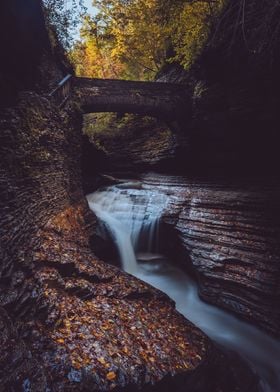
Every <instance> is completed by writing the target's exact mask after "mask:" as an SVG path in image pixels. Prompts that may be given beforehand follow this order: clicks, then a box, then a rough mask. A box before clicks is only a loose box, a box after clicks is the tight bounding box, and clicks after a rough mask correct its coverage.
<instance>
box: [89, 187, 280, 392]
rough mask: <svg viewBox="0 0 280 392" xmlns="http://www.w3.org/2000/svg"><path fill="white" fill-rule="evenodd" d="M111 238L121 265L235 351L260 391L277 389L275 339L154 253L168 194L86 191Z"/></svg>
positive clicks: (279, 359) (279, 351)
mask: <svg viewBox="0 0 280 392" xmlns="http://www.w3.org/2000/svg"><path fill="white" fill-rule="evenodd" d="M87 199H88V202H89V206H90V208H91V209H92V211H93V212H94V213H95V214H96V215H97V217H98V218H99V220H100V221H102V222H103V223H104V224H105V225H106V227H107V229H108V230H109V232H110V233H111V236H112V239H113V240H114V242H115V244H116V246H117V248H118V251H119V254H120V259H121V263H122V268H123V269H124V270H125V271H126V272H128V273H130V274H132V275H134V276H136V277H138V278H139V279H141V280H143V281H145V282H147V283H149V284H151V285H152V286H154V287H156V288H158V289H160V290H161V291H163V292H165V293H166V294H167V295H169V296H170V297H171V298H172V299H173V300H174V301H175V303H176V308H177V310H178V311H179V312H180V313H182V314H183V315H184V316H185V317H186V318H187V319H189V320H190V321H192V322H193V323H194V324H195V325H196V326H198V327H199V328H200V329H201V330H202V331H204V332H205V333H206V334H207V335H208V336H209V337H210V338H211V339H213V340H215V341H216V342H218V343H219V344H221V345H223V346H224V347H226V348H228V349H230V350H233V351H235V352H238V353H239V354H240V355H241V356H242V357H243V358H244V359H245V360H246V361H247V362H248V363H249V365H250V367H251V368H252V369H253V370H254V372H256V373H257V374H258V376H259V379H260V391H262V392H279V391H280V343H279V341H278V340H276V339H273V338H272V337H270V336H269V335H267V334H265V333H264V332H262V331H261V330H259V329H258V328H256V327H254V326H253V325H250V324H249V323H247V322H244V321H241V320H240V319H238V318H236V317H235V316H233V315H231V314H230V313H228V312H226V311H224V310H221V309H219V308H217V307H215V306H212V305H209V304H207V303H205V302H203V301H202V300H201V299H200V298H199V296H198V289H197V286H196V283H195V281H194V280H193V279H192V278H191V277H189V276H188V275H187V274H186V273H185V272H183V271H182V270H180V269H178V268H176V267H174V266H172V265H171V264H170V263H168V261H167V260H166V259H165V257H164V256H162V255H160V254H158V244H159V224H160V218H161V215H162V213H163V211H164V209H165V208H166V206H167V203H168V196H167V195H166V194H164V193H161V192H159V191H154V190H150V189H145V188H143V187H142V186H141V183H138V182H127V183H123V184H120V185H114V186H110V187H107V188H106V189H103V190H100V191H97V192H95V193H92V194H90V195H88V196H87Z"/></svg>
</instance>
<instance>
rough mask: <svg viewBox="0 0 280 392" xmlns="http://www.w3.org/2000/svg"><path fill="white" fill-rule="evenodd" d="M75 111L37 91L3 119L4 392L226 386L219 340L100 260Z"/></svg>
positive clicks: (0, 306)
mask: <svg viewBox="0 0 280 392" xmlns="http://www.w3.org/2000/svg"><path fill="white" fill-rule="evenodd" d="M70 112H71V113H72V114H71V115H70V114H69V113H70ZM75 113H76V112H75V111H72V109H71V107H68V108H67V109H65V110H63V111H59V110H58V109H57V108H55V107H54V106H53V105H52V104H51V103H50V102H49V101H48V100H47V99H46V98H43V97H41V96H39V95H37V94H35V93H24V94H21V95H20V99H19V102H18V105H17V106H16V107H14V108H12V109H5V110H3V111H2V112H1V133H0V135H1V136H0V137H1V144H0V145H1V177H0V181H1V193H0V195H1V197H0V200H1V214H0V220H1V224H0V227H1V268H0V274H1V284H0V320H1V321H0V326H1V329H0V339H1V346H0V357H1V372H0V378H1V387H0V391H21V390H22V391H29V390H35V391H46V390H48V391H72V390H75V391H89V390H104V391H107V390H111V389H115V390H127V391H129V390H135V388H141V389H142V390H146V391H149V390H151V391H152V390H161V391H170V389H172V388H174V389H176V390H177V391H180V390H186V389H188V390H190V391H204V390H205V386H206V385H207V386H208V385H211V387H209V388H208V390H209V391H217V390H219V389H218V388H222V385H224V384H223V383H224V381H223V380H224V379H223V377H224V376H223V375H222V374H220V371H221V369H222V366H224V363H225V359H224V357H223V355H222V354H221V353H220V351H219V350H217V349H215V348H214V347H213V345H212V343H211V342H210V340H209V339H208V338H207V337H206V336H205V335H204V334H203V333H202V332H201V331H199V330H198V329H197V328H196V327H195V326H194V325H192V324H191V323H190V322H188V321H187V320H186V319H184V318H183V316H181V315H180V314H179V313H178V312H176V310H175V306H174V303H173V302H172V301H171V300H170V299H169V298H168V297H167V296H166V295H165V294H163V293H161V292H159V291H158V290H156V289H153V288H151V287H150V286H148V285H147V284H144V283H142V282H140V281H139V280H137V279H135V278H133V277H131V276H130V275H127V274H125V273H123V272H121V271H120V270H118V269H117V268H115V267H112V266H108V265H107V264H105V263H103V262H102V261H100V260H99V259H98V258H97V257H96V256H94V254H93V253H92V249H91V248H92V243H91V241H90V239H91V238H92V237H93V236H94V233H95V224H96V220H95V219H96V218H95V217H94V215H93V214H92V213H91V212H90V211H89V209H88V206H87V203H86V200H85V199H84V196H83V193H82V186H81V171H80V155H81V149H80V145H81V132H80V131H79V129H81V128H79V127H81V123H80V117H79V115H77V114H75ZM214 363H215V367H214V368H213V364H214ZM227 363H228V369H229V373H230V374H231V376H232V377H233V379H234V380H236V378H234V372H233V371H232V368H231V366H230V361H228V362H227ZM213 374H215V377H213ZM212 377H213V378H212ZM243 384H244V389H243V390H244V391H246V390H250V391H251V390H252V388H251V385H255V380H254V377H253V376H252V375H251V374H250V372H249V371H248V372H247V371H246V377H244V379H243ZM249 385H250V388H251V389H248V388H249ZM247 386H248V388H247ZM246 388H247V389H246ZM224 391H227V390H226V389H225V388H224ZM232 391H238V382H237V380H236V382H233V384H232Z"/></svg>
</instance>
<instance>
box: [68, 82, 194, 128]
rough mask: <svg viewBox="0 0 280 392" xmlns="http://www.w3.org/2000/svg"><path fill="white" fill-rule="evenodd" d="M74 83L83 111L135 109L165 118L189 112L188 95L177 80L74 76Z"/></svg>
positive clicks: (139, 112)
mask: <svg viewBox="0 0 280 392" xmlns="http://www.w3.org/2000/svg"><path fill="white" fill-rule="evenodd" d="M74 87H75V92H76V94H77V96H78V99H79V102H80V105H81V108H82V111H83V113H94V112H96V113H97V112H121V113H135V114H141V115H148V116H152V117H158V118H161V119H163V120H166V121H174V120H179V119H182V118H183V117H186V116H189V115H190V108H191V103H190V97H189V96H188V94H187V92H186V87H185V86H183V85H180V84H173V83H158V82H140V81H127V80H115V79H91V78H75V80H74Z"/></svg>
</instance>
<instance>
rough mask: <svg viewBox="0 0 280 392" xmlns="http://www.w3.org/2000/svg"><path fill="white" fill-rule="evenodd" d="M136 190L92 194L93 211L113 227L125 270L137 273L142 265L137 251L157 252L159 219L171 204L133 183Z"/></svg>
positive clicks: (112, 231) (112, 189)
mask: <svg viewBox="0 0 280 392" xmlns="http://www.w3.org/2000/svg"><path fill="white" fill-rule="evenodd" d="M126 186H134V189H125V188H123V186H121V185H119V186H112V187H109V188H107V189H106V190H104V191H101V192H95V193H93V194H91V195H89V196H88V197H87V198H88V202H89V206H90V208H91V209H92V210H93V211H94V212H95V214H96V215H97V217H98V218H99V219H100V220H101V221H103V222H104V223H105V224H106V225H107V227H108V228H109V230H110V232H111V234H112V237H113V239H114V241H115V243H116V245H117V247H118V250H119V254H120V259H121V263H122V267H123V269H124V270H125V271H126V272H128V273H131V274H134V275H135V274H136V273H137V270H138V264H137V261H136V255H135V252H136V251H141V245H142V244H143V243H144V246H145V249H144V250H145V251H148V252H152V251H157V246H158V228H159V219H160V217H161V214H162V211H163V210H164V208H165V206H166V203H167V196H166V195H164V194H160V193H158V192H152V191H148V190H144V189H141V186H140V184H138V183H133V184H127V185H126Z"/></svg>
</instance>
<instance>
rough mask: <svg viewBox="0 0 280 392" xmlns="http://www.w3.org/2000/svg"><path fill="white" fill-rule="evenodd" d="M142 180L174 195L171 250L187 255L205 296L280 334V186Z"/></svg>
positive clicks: (167, 214) (166, 217) (167, 215)
mask: <svg viewBox="0 0 280 392" xmlns="http://www.w3.org/2000/svg"><path fill="white" fill-rule="evenodd" d="M142 180H143V182H144V184H146V186H147V187H148V189H150V190H151V189H156V190H157V192H158V191H160V192H163V193H165V194H167V195H168V196H169V203H168V205H167V207H166V210H165V211H164V214H163V221H164V222H165V223H166V224H167V225H168V226H171V227H173V228H174V229H175V231H176V233H177V235H176V236H179V238H180V241H179V242H178V243H177V244H176V245H175V248H174V247H173V250H172V251H173V252H176V249H177V251H178V246H180V249H181V252H183V253H185V259H183V263H184V264H185V266H186V267H187V268H191V269H192V270H193V271H194V273H195V274H196V275H197V277H198V282H199V287H200V295H201V297H202V298H203V299H205V300H206V301H208V302H210V303H213V304H215V305H218V306H221V307H224V308H226V309H229V310H231V311H233V312H234V313H235V314H238V315H240V316H241V317H243V318H245V319H248V320H249V321H251V322H253V323H255V324H257V325H259V326H261V327H262V328H264V329H266V330H267V331H269V332H271V333H273V334H276V335H279V333H280V331H279V325H280V314H279V309H278V305H277V304H278V302H279V279H278V277H279V273H280V271H279V268H280V259H279V254H280V249H279V238H280V227H279V220H278V216H279V203H278V200H279V193H280V188H279V185H278V182H277V181H276V182H275V183H273V182H270V184H269V185H267V182H266V181H264V180H263V181H261V180H255V181H252V180H250V182H248V181H246V180H244V181H243V182H242V181H241V180H236V181H233V180H232V181H230V182H229V181H227V180H225V179H219V180H218V179H217V180H216V181H209V180H207V181H205V180H201V179H200V180H198V179H197V180H190V179H189V178H188V177H183V176H164V175H160V174H148V175H144V176H143V177H142ZM168 238H169V239H170V238H171V237H170V236H169V237H168ZM171 242H172V240H171ZM166 245H168V239H167V242H166ZM173 245H174V244H170V248H171V249H172V246H173Z"/></svg>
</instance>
